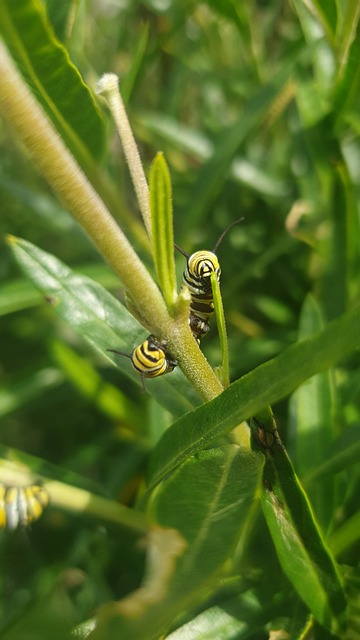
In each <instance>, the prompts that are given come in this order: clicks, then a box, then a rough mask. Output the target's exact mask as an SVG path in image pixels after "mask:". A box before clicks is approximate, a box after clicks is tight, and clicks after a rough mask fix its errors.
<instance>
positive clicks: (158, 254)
mask: <svg viewBox="0 0 360 640" xmlns="http://www.w3.org/2000/svg"><path fill="white" fill-rule="evenodd" d="M149 188H150V210H151V227H152V244H153V252H154V262H155V267H156V273H157V276H158V280H159V284H160V288H161V290H162V292H163V295H164V298H165V301H166V304H167V307H168V309H169V310H170V311H171V310H172V309H173V306H174V302H175V300H176V275H175V259H174V234H173V214H172V213H173V212H172V194H171V179H170V173H169V169H168V166H167V164H166V160H165V158H164V155H163V154H162V153H158V154H157V155H156V157H155V159H154V160H153V162H152V164H151V167H150V184H149Z"/></svg>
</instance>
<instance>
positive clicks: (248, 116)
mask: <svg viewBox="0 0 360 640" xmlns="http://www.w3.org/2000/svg"><path fill="white" fill-rule="evenodd" d="M297 61H298V57H297ZM293 70H294V63H290V64H288V65H286V66H285V67H284V68H283V69H282V70H281V71H280V73H279V74H278V75H277V76H276V77H275V79H274V80H273V81H272V82H271V83H269V85H267V86H265V87H264V88H263V89H261V90H260V91H259V93H258V95H257V96H255V98H253V99H252V100H250V102H249V103H248V105H247V106H246V108H245V109H244V111H243V113H242V115H241V118H240V119H239V120H238V122H236V123H235V124H234V125H232V126H231V127H229V128H228V129H227V130H226V131H225V132H222V134H221V138H219V141H218V142H217V144H216V145H215V149H214V153H213V155H212V156H211V158H210V159H209V160H208V161H207V162H206V163H205V164H204V165H203V166H202V168H201V170H200V172H199V176H198V179H197V181H196V183H195V185H194V187H193V190H192V194H191V201H189V202H187V203H186V209H187V213H186V216H187V219H188V220H191V224H192V225H193V226H195V225H199V224H201V223H204V222H205V216H206V215H207V212H208V211H209V209H210V207H211V205H212V203H213V201H214V199H215V198H216V196H217V195H218V193H219V191H220V189H221V187H222V185H223V183H224V180H225V179H226V177H227V174H228V171H229V169H230V165H231V162H232V160H233V158H234V156H235V154H236V152H237V150H238V148H239V146H240V145H241V143H243V142H244V140H245V139H246V137H247V136H249V135H250V134H251V132H252V131H253V130H254V129H256V127H258V126H260V123H261V122H262V121H263V119H264V118H265V116H266V115H267V113H268V111H269V109H270V107H271V104H272V102H273V101H274V100H275V98H276V97H277V96H278V94H279V93H280V91H281V90H282V89H283V87H284V85H285V83H286V82H287V81H288V80H289V79H290V77H291V74H292V72H293Z"/></svg>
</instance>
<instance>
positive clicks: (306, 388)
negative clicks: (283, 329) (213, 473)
mask: <svg viewBox="0 0 360 640" xmlns="http://www.w3.org/2000/svg"><path fill="white" fill-rule="evenodd" d="M323 327H324V322H323V319H322V315H321V311H320V308H319V306H318V304H317V302H316V300H315V299H314V298H313V297H312V296H308V297H307V298H306V300H305V303H304V305H303V309H302V312H301V316H300V327H299V339H300V340H301V339H304V338H307V337H308V336H310V335H312V334H314V333H315V332H316V331H319V330H320V329H322V328H323ZM290 410H291V417H292V421H291V422H292V424H291V433H292V434H293V442H292V447H293V449H294V451H295V460H294V462H295V467H296V470H297V472H298V474H299V476H300V477H301V478H303V477H304V476H305V475H306V473H307V472H308V471H309V470H311V469H316V468H317V467H318V466H319V465H320V464H321V463H322V461H323V460H324V456H325V455H326V452H327V451H328V449H329V447H330V443H331V442H332V441H333V439H334V437H335V425H334V415H335V398H334V385H333V380H332V372H331V371H325V372H323V373H319V374H317V375H316V376H313V377H312V378H310V379H309V380H307V381H306V382H305V383H304V384H303V385H301V387H299V389H298V390H297V391H296V392H295V393H294V394H293V396H292V398H291V409H290ZM309 451H311V455H309ZM334 489H335V487H334V482H333V479H332V478H331V477H330V476H327V477H326V478H322V481H320V482H317V483H315V484H314V485H313V486H309V495H310V498H311V502H312V504H313V505H314V508H315V513H316V514H317V517H318V519H319V521H320V523H321V525H322V526H323V527H324V529H325V530H326V528H327V526H328V525H329V522H330V520H331V518H332V514H333V509H334V497H335V496H334Z"/></svg>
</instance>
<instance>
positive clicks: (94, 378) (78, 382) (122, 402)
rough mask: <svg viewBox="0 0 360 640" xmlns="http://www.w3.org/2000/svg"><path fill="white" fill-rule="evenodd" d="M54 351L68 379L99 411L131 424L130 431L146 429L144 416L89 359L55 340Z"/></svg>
mask: <svg viewBox="0 0 360 640" xmlns="http://www.w3.org/2000/svg"><path fill="white" fill-rule="evenodd" d="M51 351H52V355H53V357H54V358H55V360H56V362H57V364H58V365H59V367H60V369H61V370H62V371H63V372H64V374H65V375H66V377H67V379H68V380H69V381H71V383H72V384H73V385H74V387H75V388H76V389H77V390H78V391H79V392H80V393H81V394H82V395H83V396H84V397H86V398H88V399H89V400H90V401H91V402H93V404H94V405H95V406H96V407H97V408H98V409H99V411H101V412H102V413H104V414H105V415H107V416H108V417H109V418H111V419H112V420H116V421H121V422H122V423H123V424H125V425H126V424H129V425H131V430H134V429H135V428H136V427H142V426H143V424H144V421H145V416H144V413H143V412H142V411H141V410H140V409H139V408H138V406H137V405H136V404H135V403H134V402H132V401H131V400H129V399H128V398H127V397H126V395H125V394H124V393H122V392H121V391H120V389H117V388H116V387H115V386H114V385H112V384H110V383H109V382H105V380H103V379H102V378H101V376H100V374H99V373H98V372H97V370H96V369H95V368H94V367H93V366H92V364H91V363H90V362H89V360H88V359H85V358H82V357H81V356H79V355H78V354H77V353H76V352H75V351H74V350H73V349H70V347H68V346H67V345H66V344H65V343H64V342H60V341H56V340H55V341H54V342H53V343H52V345H51ZM129 433H130V429H129ZM134 436H135V433H134Z"/></svg>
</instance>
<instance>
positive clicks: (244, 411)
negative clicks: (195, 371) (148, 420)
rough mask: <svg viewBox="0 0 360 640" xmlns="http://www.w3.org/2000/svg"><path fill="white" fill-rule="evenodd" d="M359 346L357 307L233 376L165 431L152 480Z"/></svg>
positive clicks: (154, 457)
mask: <svg viewBox="0 0 360 640" xmlns="http://www.w3.org/2000/svg"><path fill="white" fill-rule="evenodd" d="M359 346H360V308H357V309H354V310H353V311H350V312H348V313H346V314H344V315H343V316H342V317H341V318H340V319H338V320H334V321H333V322H331V323H329V324H328V325H327V327H326V328H325V329H324V330H323V331H321V332H319V333H317V334H315V335H314V336H311V337H310V338H307V339H306V340H302V341H301V342H298V343H296V344H294V345H292V346H291V347H288V348H287V349H285V350H284V351H283V352H282V353H281V354H280V355H279V356H277V357H276V358H273V359H272V360H270V361H269V362H266V363H265V364H263V365H261V366H260V367H257V368H256V369H254V370H253V371H251V372H250V373H248V374H247V375H245V376H243V377H242V378H240V379H239V380H237V381H236V382H233V383H232V384H231V385H230V387H229V388H228V389H225V391H224V392H223V393H222V394H221V395H219V396H218V397H217V398H215V399H214V400H211V401H210V402H208V403H207V404H206V405H202V406H200V407H198V408H197V409H196V410H195V411H193V412H191V413H189V414H188V415H186V416H183V417H182V418H181V419H180V420H178V421H177V422H176V423H174V424H173V425H172V426H171V427H170V429H168V431H167V432H166V433H165V434H164V436H163V438H162V440H161V441H160V442H159V445H158V447H157V448H156V449H155V451H154V454H153V458H152V466H151V473H150V479H151V485H153V484H156V483H157V482H159V480H161V478H162V477H164V476H165V475H166V474H167V473H169V472H170V471H171V470H173V469H174V468H175V467H176V466H177V465H178V464H179V463H180V462H182V461H183V460H185V459H186V458H187V457H188V456H190V455H193V454H194V453H196V452H197V451H199V450H201V449H203V448H204V447H206V446H207V445H208V444H209V442H211V441H212V440H214V439H215V438H218V437H220V436H222V435H223V434H225V433H226V432H228V431H230V429H232V428H234V427H235V426H236V425H238V424H240V423H241V422H243V421H244V420H247V419H248V418H249V417H251V416H252V415H255V414H256V413H257V412H259V411H261V409H262V408H264V407H266V406H267V405H269V404H273V403H275V402H277V401H278V400H280V399H281V398H284V397H286V396H287V395H288V394H289V393H291V392H292V391H294V389H296V387H298V386H299V385H300V384H301V383H302V382H304V381H305V380H307V379H308V378H310V377H311V376H313V375H314V374H315V373H319V372H320V371H324V370H326V369H328V368H329V367H330V366H333V365H334V364H335V363H336V362H338V360H340V359H341V358H344V357H345V356H346V355H348V354H350V353H352V352H353V351H354V350H355V349H357V348H359ZM194 424H195V425H196V429H194Z"/></svg>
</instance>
